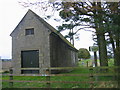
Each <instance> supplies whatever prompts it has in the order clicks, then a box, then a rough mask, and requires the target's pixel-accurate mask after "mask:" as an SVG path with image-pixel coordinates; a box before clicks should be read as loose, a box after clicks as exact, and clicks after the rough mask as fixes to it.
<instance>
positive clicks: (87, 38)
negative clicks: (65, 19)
mask: <svg viewBox="0 0 120 90" xmlns="http://www.w3.org/2000/svg"><path fill="white" fill-rule="evenodd" d="M0 11H1V13H0V57H1V58H7V59H10V58H12V57H11V55H12V53H11V52H12V41H11V37H10V33H11V32H12V31H13V30H14V28H15V27H16V26H17V25H18V23H19V22H20V20H21V19H22V18H23V16H24V15H25V13H26V12H27V11H28V9H25V8H23V7H22V6H20V5H19V4H18V0H0ZM33 11H34V12H36V11H35V10H33ZM38 14H39V15H40V12H39V13H38ZM49 23H50V24H51V25H58V23H55V22H54V21H52V20H50V21H49ZM79 33H80V34H79V36H80V39H79V40H77V41H75V47H76V48H77V49H79V48H87V49H88V48H89V46H91V45H93V41H92V35H91V32H85V31H80V32H79Z"/></svg>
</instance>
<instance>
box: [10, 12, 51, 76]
mask: <svg viewBox="0 0 120 90" xmlns="http://www.w3.org/2000/svg"><path fill="white" fill-rule="evenodd" d="M27 28H34V35H28V36H26V35H25V29H27ZM49 33H50V31H49V30H48V29H47V28H46V27H45V26H44V25H43V24H42V23H40V21H39V20H38V19H37V18H36V17H35V16H34V14H33V13H31V12H28V14H27V17H26V16H25V17H24V18H23V20H22V22H20V24H19V25H18V27H17V28H16V30H15V32H14V33H13V34H12V58H13V65H12V66H13V69H14V73H16V74H20V73H21V71H20V68H21V51H24V50H39V66H40V67H49V66H50V53H49V51H50V49H49ZM40 72H42V70H40Z"/></svg>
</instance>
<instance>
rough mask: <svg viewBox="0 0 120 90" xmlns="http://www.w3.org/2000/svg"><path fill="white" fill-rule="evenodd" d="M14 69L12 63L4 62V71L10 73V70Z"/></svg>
mask: <svg viewBox="0 0 120 90" xmlns="http://www.w3.org/2000/svg"><path fill="white" fill-rule="evenodd" d="M11 67H12V63H11V61H2V70H3V71H9V68H11Z"/></svg>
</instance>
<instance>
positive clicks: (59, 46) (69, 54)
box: [50, 33, 78, 67]
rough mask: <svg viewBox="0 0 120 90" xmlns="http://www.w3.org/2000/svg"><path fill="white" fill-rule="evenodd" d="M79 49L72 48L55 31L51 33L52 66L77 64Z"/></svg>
mask: <svg viewBox="0 0 120 90" xmlns="http://www.w3.org/2000/svg"><path fill="white" fill-rule="evenodd" d="M77 61H78V59H77V51H75V50H72V48H71V47H70V46H68V45H67V44H66V43H65V42H64V41H63V40H61V39H60V38H59V37H58V36H57V35H56V34H55V33H52V34H50V62H51V67H71V66H76V65H77Z"/></svg>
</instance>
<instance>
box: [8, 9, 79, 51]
mask: <svg viewBox="0 0 120 90" xmlns="http://www.w3.org/2000/svg"><path fill="white" fill-rule="evenodd" d="M28 12H32V13H33V14H34V15H35V16H36V18H38V20H39V21H40V22H42V23H43V24H44V25H45V26H46V27H47V28H48V29H50V30H51V32H53V33H55V34H56V35H58V36H59V37H60V38H61V39H62V40H63V41H64V42H65V43H66V44H68V45H69V46H70V47H71V48H73V49H74V50H76V51H78V50H77V49H76V48H75V47H74V46H73V45H72V44H71V43H70V42H69V41H68V40H67V39H66V38H64V36H63V35H62V34H61V33H59V32H58V31H57V30H56V29H55V28H54V27H52V26H51V25H50V24H48V23H47V22H46V21H45V20H44V19H42V18H41V17H40V16H38V15H37V14H36V13H34V12H33V11H32V10H30V9H29V10H28ZM28 12H27V13H28ZM27 13H26V15H27ZM26 15H25V16H26ZM25 16H24V17H25ZM24 17H23V18H24ZM22 20H23V19H22ZM22 20H21V21H20V22H22ZM19 24H20V23H19ZM19 24H18V25H17V26H16V28H17V27H18V26H19ZM16 28H15V29H14V30H13V32H12V33H11V34H10V36H12V34H13V33H14V31H15V30H16Z"/></svg>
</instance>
